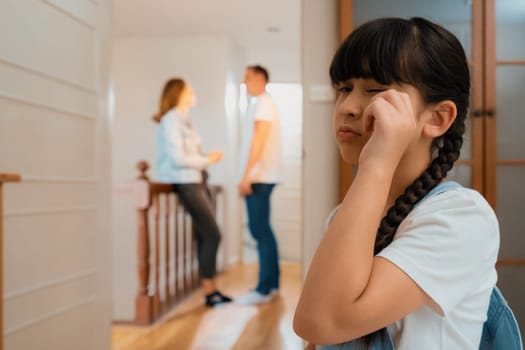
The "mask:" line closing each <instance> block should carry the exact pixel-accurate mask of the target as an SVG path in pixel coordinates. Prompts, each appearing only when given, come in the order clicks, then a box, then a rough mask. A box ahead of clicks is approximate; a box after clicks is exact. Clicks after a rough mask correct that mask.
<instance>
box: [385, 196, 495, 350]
mask: <svg viewBox="0 0 525 350" xmlns="http://www.w3.org/2000/svg"><path fill="white" fill-rule="evenodd" d="M498 250H499V225H498V221H497V218H496V215H495V214H494V211H493V210H492V208H491V207H490V206H489V204H488V203H487V202H486V201H485V199H484V198H483V197H482V196H481V195H480V194H479V193H478V192H476V191H474V190H470V189H467V188H463V187H459V188H452V189H448V190H446V191H444V192H441V193H438V194H436V195H433V196H430V197H428V198H425V199H423V200H422V201H421V202H420V203H419V205H417V206H416V207H415V208H414V209H413V210H412V211H411V212H410V213H409V215H408V216H407V217H406V218H405V220H403V222H402V223H401V225H400V226H399V227H398V229H397V232H396V235H395V237H394V240H393V242H392V243H391V244H390V245H389V246H388V247H386V248H385V249H384V250H383V251H381V252H380V253H379V254H378V256H381V257H383V258H385V259H388V260H389V261H391V262H392V263H394V264H395V265H396V266H398V267H399V268H400V269H401V270H403V271H404V272H405V273H406V274H407V275H408V276H410V277H411V278H412V279H413V280H414V281H415V282H416V283H417V284H418V285H419V286H420V287H421V288H422V289H423V290H424V291H425V292H426V293H427V295H428V296H430V298H432V300H433V301H434V303H435V305H432V306H424V307H422V308H420V309H418V310H416V311H415V312H413V313H411V314H409V315H407V316H406V317H405V318H403V319H402V320H400V321H398V322H396V323H395V324H393V325H390V326H389V327H388V330H389V332H390V334H391V335H392V338H393V339H394V343H395V346H396V349H401V350H412V349H425V350H432V349H439V350H450V349H461V350H468V349H476V350H477V349H478V348H479V343H480V339H481V332H482V327H483V323H484V322H485V320H486V317H487V310H488V305H489V300H490V294H491V292H492V289H493V288H494V286H495V284H496V280H497V274H496V269H495V263H496V260H497V256H498ZM441 313H442V314H441Z"/></svg>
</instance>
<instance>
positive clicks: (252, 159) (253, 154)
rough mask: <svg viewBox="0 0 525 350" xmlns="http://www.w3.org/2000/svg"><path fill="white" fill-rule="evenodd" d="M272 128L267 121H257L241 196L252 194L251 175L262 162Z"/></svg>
mask: <svg viewBox="0 0 525 350" xmlns="http://www.w3.org/2000/svg"><path fill="white" fill-rule="evenodd" d="M271 127H272V122H270V121H265V120H264V121H263V120H257V121H256V122H255V124H254V130H253V137H252V141H251V145H250V154H249V157H248V162H247V163H246V167H245V168H244V174H243V176H242V180H241V183H240V184H239V194H240V195H241V196H247V195H249V194H251V193H252V189H251V180H250V174H251V172H252V170H253V167H254V166H255V165H256V164H257V163H258V162H259V161H260V160H261V156H262V151H263V149H264V145H265V144H266V140H267V139H268V135H269V134H270V129H271Z"/></svg>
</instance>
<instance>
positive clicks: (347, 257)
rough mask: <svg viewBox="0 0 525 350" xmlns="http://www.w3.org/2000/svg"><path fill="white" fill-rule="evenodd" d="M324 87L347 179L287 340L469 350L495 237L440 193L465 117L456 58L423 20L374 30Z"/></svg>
mask: <svg viewBox="0 0 525 350" xmlns="http://www.w3.org/2000/svg"><path fill="white" fill-rule="evenodd" d="M330 76H331V79H332V82H333V84H334V86H335V87H336V89H337V91H338V96H337V101H336V106H335V112H334V120H333V127H334V132H335V136H336V140H337V144H338V147H339V151H340V153H341V156H342V158H343V159H344V161H346V162H348V163H350V164H356V165H358V170H357V174H356V176H355V178H354V180H353V183H352V185H351V186H350V188H349V190H348V192H347V193H346V196H345V198H344V199H343V201H342V203H341V204H340V206H339V207H338V209H337V212H336V213H335V215H334V216H333V218H332V220H331V223H330V224H329V226H328V227H327V230H326V233H325V235H324V237H323V239H322V241H321V243H320V245H319V247H318V249H317V252H316V254H315V256H314V258H313V261H312V263H311V266H310V269H309V272H308V275H307V277H306V280H305V283H304V289H303V292H302V294H301V297H300V300H299V303H298V306H297V310H296V312H295V318H294V328H295V331H296V332H297V334H298V335H300V336H301V337H303V338H304V339H306V340H308V341H310V342H312V343H315V344H340V343H346V344H344V345H338V346H337V347H333V348H338V349H339V348H341V349H354V348H359V347H356V345H361V348H364V349H367V348H368V349H383V348H385V349H386V348H388V347H384V346H383V345H381V344H387V343H390V342H391V343H393V345H394V346H395V349H407V350H412V349H426V350H428V349H441V350H450V349H462V350H465V349H478V347H479V344H480V338H481V334H482V327H483V323H484V321H485V319H486V315H487V309H488V305H489V298H490V295H491V292H492V290H493V288H494V286H495V283H496V277H497V276H496V270H495V263H496V259H497V254H498V249H499V228H498V222H497V219H496V216H495V214H494V212H493V211H492V209H491V207H490V206H489V205H488V203H487V202H486V201H485V200H484V199H483V197H482V196H481V195H480V194H479V193H477V192H475V191H473V190H470V189H466V188H463V187H461V186H460V185H458V184H456V183H453V182H446V181H444V178H445V177H446V175H447V172H448V171H449V170H450V169H451V168H452V166H453V164H454V162H455V161H456V160H457V159H458V157H459V152H460V148H461V145H462V143H463V132H464V130H465V118H466V117H467V113H468V103H469V89H470V77H469V67H468V63H467V59H466V57H465V53H464V51H463V48H462V47H461V44H460V43H459V41H458V40H457V39H456V37H454V36H453V35H452V34H451V33H449V32H448V31H447V30H445V29H444V28H442V27H440V26H438V25H436V24H434V23H431V22H429V21H427V20H425V19H422V18H413V19H411V20H404V19H397V18H386V19H378V20H375V21H371V22H368V23H366V24H364V25H362V26H361V27H359V28H357V29H356V30H355V31H354V32H353V33H352V34H351V35H350V36H349V37H348V38H347V39H346V40H345V42H344V43H343V44H342V45H341V47H340V48H339V49H338V51H337V53H336V54H335V57H334V59H333V61H332V65H331V67H330ZM431 191H432V192H431ZM385 328H386V329H385ZM355 339H357V340H355ZM352 340H355V341H352ZM322 348H327V349H328V348H332V347H330V346H327V347H322Z"/></svg>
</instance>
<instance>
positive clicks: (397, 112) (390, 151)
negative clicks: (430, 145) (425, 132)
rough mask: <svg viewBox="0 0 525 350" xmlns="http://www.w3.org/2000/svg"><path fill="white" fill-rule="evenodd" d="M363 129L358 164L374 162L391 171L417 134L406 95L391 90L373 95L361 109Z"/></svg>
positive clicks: (412, 109) (415, 121)
mask: <svg viewBox="0 0 525 350" xmlns="http://www.w3.org/2000/svg"><path fill="white" fill-rule="evenodd" d="M362 122H363V130H364V132H365V133H368V134H370V138H369V139H368V141H367V142H366V144H365V146H364V147H363V149H362V151H361V154H360V155H359V165H360V166H362V165H364V164H367V163H375V164H378V165H379V166H381V167H382V168H383V169H382V170H391V171H394V170H395V168H396V167H397V165H398V164H399V161H400V160H401V157H402V156H403V154H404V153H405V152H406V150H407V148H408V145H409V144H410V143H411V142H412V141H413V140H414V139H415V138H416V137H417V136H418V128H417V115H416V113H415V111H414V107H413V105H412V101H411V99H410V96H409V95H408V94H407V93H405V92H401V91H398V90H394V89H389V90H386V91H383V92H381V93H379V94H377V95H375V96H374V97H373V98H372V99H371V100H370V103H369V104H368V106H367V107H366V108H365V110H364V111H363V118H362Z"/></svg>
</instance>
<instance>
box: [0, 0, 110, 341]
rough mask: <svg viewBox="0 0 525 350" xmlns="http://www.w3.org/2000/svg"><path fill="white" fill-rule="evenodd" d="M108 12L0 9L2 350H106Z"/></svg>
mask: <svg viewBox="0 0 525 350" xmlns="http://www.w3.org/2000/svg"><path fill="white" fill-rule="evenodd" d="M109 6H110V4H109V2H108V1H105V0H75V1H70V0H1V1H0V172H7V173H10V172H11V173H19V174H21V176H22V182H21V183H19V184H8V185H6V186H4V194H5V196H4V245H3V246H4V262H3V268H4V279H5V280H4V300H3V302H4V349H7V350H31V349H57V350H61V349H63V350H70V349H75V350H83V349H86V350H88V349H90V350H95V349H96V350H103V349H109V348H110V334H111V333H110V285H111V283H110V279H111V276H110V271H111V268H110V263H111V259H110V232H109V219H108V217H109V216H108V214H109V213H108V211H109V209H108V208H109V198H110V197H109V169H110V167H109V157H108V154H109V147H108V142H107V141H108V140H107V133H108V130H107V119H108V118H107V112H106V111H107V98H106V96H108V88H107V86H108V83H107V82H108V62H109V60H108V55H109V45H110V42H109Z"/></svg>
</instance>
